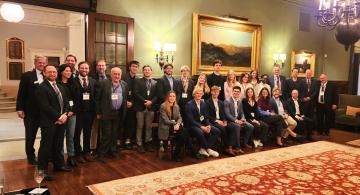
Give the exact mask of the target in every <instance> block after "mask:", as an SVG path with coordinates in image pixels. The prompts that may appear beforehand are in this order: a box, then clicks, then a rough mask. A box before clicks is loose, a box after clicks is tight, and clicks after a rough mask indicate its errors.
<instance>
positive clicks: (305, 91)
mask: <svg viewBox="0 0 360 195" xmlns="http://www.w3.org/2000/svg"><path fill="white" fill-rule="evenodd" d="M301 82H302V85H303V88H302V89H303V91H302V95H303V97H310V100H311V101H314V99H316V94H317V92H318V91H316V87H317V86H318V82H319V81H318V80H316V79H314V78H311V84H310V90H309V91H308V86H307V84H306V77H305V78H304V79H302V80H301Z"/></svg>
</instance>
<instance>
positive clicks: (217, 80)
mask: <svg viewBox="0 0 360 195" xmlns="http://www.w3.org/2000/svg"><path fill="white" fill-rule="evenodd" d="M212 65H213V69H214V72H213V73H211V74H210V75H208V76H207V84H208V85H209V87H210V89H211V87H212V86H214V85H215V86H218V87H220V94H219V99H220V100H222V101H224V99H225V95H224V89H223V88H224V82H225V77H223V76H222V75H221V73H220V70H221V67H222V61H221V60H219V59H217V60H214V62H213V63H212Z"/></svg>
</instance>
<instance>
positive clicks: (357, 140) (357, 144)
mask: <svg viewBox="0 0 360 195" xmlns="http://www.w3.org/2000/svg"><path fill="white" fill-rule="evenodd" d="M346 143H347V144H350V145H354V146H359V147H360V139H356V140H353V141H349V142H346Z"/></svg>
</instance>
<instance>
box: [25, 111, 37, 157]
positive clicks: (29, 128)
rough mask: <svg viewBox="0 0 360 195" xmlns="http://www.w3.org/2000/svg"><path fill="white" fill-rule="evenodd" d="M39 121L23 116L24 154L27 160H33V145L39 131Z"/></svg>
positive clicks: (35, 118)
mask: <svg viewBox="0 0 360 195" xmlns="http://www.w3.org/2000/svg"><path fill="white" fill-rule="evenodd" d="M39 123H40V120H39V118H38V117H32V116H28V115H25V118H24V126H25V152H26V156H27V159H29V160H33V159H35V149H34V143H35V139H36V134H37V131H38V129H39Z"/></svg>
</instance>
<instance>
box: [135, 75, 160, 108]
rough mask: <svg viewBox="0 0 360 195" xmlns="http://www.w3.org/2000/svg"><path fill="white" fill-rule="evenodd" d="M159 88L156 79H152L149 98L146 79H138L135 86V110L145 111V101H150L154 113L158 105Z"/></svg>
mask: <svg viewBox="0 0 360 195" xmlns="http://www.w3.org/2000/svg"><path fill="white" fill-rule="evenodd" d="M157 88H158V86H157V82H156V81H155V80H154V79H151V89H150V94H149V96H148V95H147V87H146V79H145V78H139V79H136V80H135V84H134V109H135V110H136V111H144V110H145V106H144V103H145V100H150V101H151V102H152V106H151V110H152V111H154V110H155V109H156V104H157V103H158V97H157Z"/></svg>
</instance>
